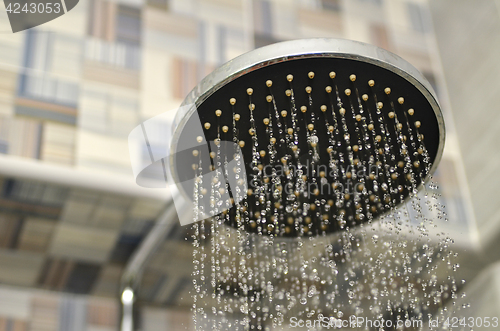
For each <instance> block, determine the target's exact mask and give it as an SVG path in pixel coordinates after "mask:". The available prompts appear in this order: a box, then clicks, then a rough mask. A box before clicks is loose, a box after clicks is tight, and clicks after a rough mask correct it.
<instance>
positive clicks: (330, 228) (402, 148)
mask: <svg viewBox="0 0 500 331" xmlns="http://www.w3.org/2000/svg"><path fill="white" fill-rule="evenodd" d="M183 105H184V106H185V107H182V108H181V109H182V110H181V111H180V112H179V113H178V114H177V117H176V120H175V123H174V136H173V143H172V146H171V158H170V168H171V171H172V175H173V178H174V179H175V180H176V182H177V183H178V184H177V185H178V187H179V189H180V191H181V192H183V193H184V194H185V195H186V196H187V197H190V198H191V199H192V198H193V197H194V198H195V200H196V201H198V200H197V199H198V198H199V197H202V196H204V195H205V196H211V201H212V202H211V203H212V207H213V206H214V205H217V202H216V201H217V199H216V198H217V196H219V197H220V194H221V193H225V191H227V192H229V194H230V196H231V197H232V198H231V201H230V203H228V205H227V206H228V207H227V208H222V207H221V208H220V210H221V211H223V215H224V216H221V218H220V219H222V220H223V221H224V222H225V223H227V224H229V225H232V226H234V227H238V228H244V229H245V230H246V231H250V232H257V233H262V234H272V235H275V236H310V235H318V234H323V233H331V232H335V231H338V230H340V229H343V228H345V227H349V226H350V227H352V226H355V225H357V224H360V223H363V222H369V221H371V220H373V219H375V218H376V217H377V216H379V215H381V214H383V213H385V212H387V211H389V210H391V209H392V208H395V207H397V206H398V205H400V204H401V203H403V202H404V201H405V199H407V198H408V197H411V196H413V195H414V194H416V193H417V191H418V190H419V189H420V188H421V187H422V185H423V183H424V182H425V181H426V180H427V179H428V177H429V176H430V174H431V173H432V172H433V171H434V169H435V168H436V166H437V164H438V162H439V160H440V158H441V154H442V151H443V147H444V137H445V130H444V123H443V117H442V113H441V110H440V107H439V105H438V102H437V100H436V96H435V93H434V91H433V89H432V87H431V85H430V84H429V82H428V81H427V80H426V79H425V78H424V77H423V75H422V74H421V73H420V72H419V71H418V70H416V69H415V68H414V67H413V66H412V65H410V64H409V63H408V62H406V61H405V60H403V59H401V58H400V57H398V56H396V55H394V54H392V53H390V52H388V51H386V50H383V49H380V48H378V47H375V46H372V45H368V44H364V43H360V42H355V41H349V40H338V39H308V40H295V41H287V42H282V43H278V44H273V45H270V46H266V47H263V48H260V49H256V50H254V51H251V52H249V53H246V54H244V55H242V56H239V57H237V58H235V59H233V60H231V61H229V62H227V63H226V64H224V65H223V66H221V67H219V68H218V69H216V70H215V71H214V72H212V73H211V74H210V75H208V76H207V77H206V78H205V79H203V80H202V81H201V82H200V84H199V85H198V86H197V87H195V88H194V89H193V91H192V92H191V93H190V94H189V95H188V96H187V98H186V100H185V101H184V103H183ZM196 126H201V128H200V131H199V132H202V133H201V134H200V135H198V134H197V133H196V130H193V129H192V128H193V127H196ZM191 142H192V143H191ZM197 142H198V144H197ZM206 142H209V143H206ZM224 142H230V143H229V144H224ZM180 143H186V144H187V145H186V146H189V148H179V144H180ZM199 143H202V144H206V145H207V148H206V152H203V151H202V149H200V148H199ZM181 149H182V150H181ZM204 154H206V155H204ZM239 155H241V156H242V158H243V160H240V159H239V157H238V156H239ZM204 156H205V157H204ZM234 158H236V160H237V161H238V160H239V161H240V162H236V163H231V160H233V161H234ZM202 160H203V161H202ZM241 161H242V162H241ZM229 164H231V169H229V166H228V165H229ZM235 165H236V166H235ZM219 168H220V169H222V171H221V174H222V176H219V177H220V178H219V177H218V179H215V180H214V181H213V182H210V183H208V182H207V181H206V180H205V181H203V180H202V178H203V175H204V174H208V173H209V172H214V171H215V170H217V169H219ZM234 176H236V179H238V182H239V183H240V184H241V182H242V181H245V189H247V188H248V190H247V191H246V192H241V190H239V189H238V190H237V191H238V192H235V189H234V187H233V188H232V187H231V185H229V184H227V182H231V178H230V177H234ZM193 177H200V179H199V180H196V181H190V179H193ZM218 181H219V182H218ZM216 182H218V183H216ZM220 182H222V184H221V183H220ZM233 182H234V181H233ZM186 183H196V184H195V185H193V184H186ZM214 183H216V184H214ZM214 185H216V186H214ZM233 186H234V185H233ZM193 189H194V190H195V192H194V195H193ZM214 198H215V199H214ZM218 206H219V207H220V206H221V205H218Z"/></svg>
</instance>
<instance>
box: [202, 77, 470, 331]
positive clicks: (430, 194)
mask: <svg viewBox="0 0 500 331" xmlns="http://www.w3.org/2000/svg"><path fill="white" fill-rule="evenodd" d="M308 76H309V79H310V80H311V81H312V80H313V79H314V76H315V74H314V72H309V73H308ZM329 77H330V79H331V84H330V85H327V86H325V87H323V88H324V91H325V92H326V93H327V96H328V98H327V99H326V100H327V101H328V102H324V100H322V101H320V102H316V100H315V98H314V95H313V94H312V87H311V86H305V88H302V87H301V88H300V91H298V89H299V88H297V87H295V86H294V77H293V75H291V74H289V75H288V76H286V82H287V84H288V85H287V86H286V88H285V90H284V94H285V96H286V98H287V99H286V100H288V101H287V104H286V107H284V105H283V104H278V103H277V102H276V96H275V95H274V93H283V91H282V90H280V89H274V88H273V81H271V80H267V81H266V83H265V84H266V86H267V88H268V89H267V93H266V95H256V94H255V93H254V90H253V89H252V88H250V87H249V88H248V89H247V90H246V95H247V97H246V99H245V100H241V98H240V99H238V100H236V99H235V98H230V99H229V103H230V106H231V108H230V109H232V114H231V117H232V123H230V124H229V125H224V124H225V123H223V121H222V120H219V119H220V118H221V114H222V111H221V110H217V111H216V116H217V120H216V123H208V122H207V123H205V129H206V130H209V129H210V130H211V132H212V134H215V135H216V139H215V144H214V145H213V146H214V148H213V149H212V150H211V153H210V156H211V160H212V163H211V164H210V165H207V164H203V163H202V162H201V158H200V159H199V162H197V163H195V164H194V167H193V169H194V170H195V175H196V176H197V180H196V185H195V188H194V193H193V201H194V213H195V215H194V219H195V220H198V219H200V217H199V214H200V213H203V212H204V210H203V208H207V206H203V205H201V204H200V202H199V201H200V199H202V198H204V197H207V196H208V197H210V201H211V205H210V208H213V209H216V210H217V209H220V213H218V215H217V216H215V217H212V218H209V219H205V220H203V221H199V222H196V223H194V224H193V238H192V239H193V245H194V251H193V266H194V271H193V286H194V287H193V291H192V293H193V301H194V303H193V308H192V311H193V314H194V319H193V321H194V325H195V329H196V330H203V331H205V330H281V329H284V330H288V328H290V327H292V329H300V328H293V326H294V323H298V321H304V326H303V327H302V329H303V330H319V329H321V326H320V324H319V322H318V323H317V324H314V325H311V324H307V323H308V322H309V323H313V322H314V321H318V320H321V321H323V324H322V325H323V328H325V329H326V327H325V325H326V324H325V323H326V321H328V323H332V324H331V325H338V324H334V323H342V321H349V320H350V319H351V318H353V316H356V317H362V318H364V319H365V320H371V321H372V322H374V321H377V320H378V321H388V320H390V321H391V322H393V325H396V322H397V321H398V320H401V321H403V322H406V323H407V324H405V325H406V326H408V325H409V324H408V323H410V322H411V321H421V322H422V324H420V325H419V324H418V323H417V322H415V323H416V324H411V325H412V327H413V328H411V327H406V328H403V329H405V330H424V329H425V328H424V327H426V326H428V321H429V320H430V319H431V320H432V319H435V318H440V320H445V319H446V318H447V317H448V316H451V315H453V314H455V313H456V311H455V310H459V309H462V308H465V307H457V306H455V305H454V301H455V299H457V295H458V293H459V289H460V288H461V287H462V285H463V283H462V281H459V280H458V279H457V278H456V270H457V268H458V265H457V264H456V263H455V262H454V261H455V260H456V253H455V252H454V251H453V240H452V239H451V238H449V237H448V236H447V235H446V234H444V233H441V232H440V231H439V229H438V227H437V224H435V221H436V219H446V213H445V212H444V206H443V205H442V204H441V203H440V196H439V193H438V191H437V185H436V184H435V183H434V182H432V179H431V178H430V175H429V173H430V169H431V166H432V164H431V160H430V157H429V155H428V151H427V149H426V146H425V143H424V137H423V135H422V134H421V133H420V132H419V128H420V126H421V125H424V123H420V122H419V121H414V120H413V119H412V118H413V115H414V113H417V112H418V111H419V109H413V108H410V107H409V106H406V105H405V99H404V98H403V97H397V96H396V97H394V96H393V95H392V94H391V88H389V87H384V88H382V89H376V88H375V87H376V83H375V81H373V80H370V81H368V86H369V87H370V88H371V90H370V91H372V92H371V93H362V92H361V91H360V89H358V85H357V84H358V81H357V80H356V76H355V75H351V76H349V80H350V84H351V85H350V88H348V89H345V88H343V87H342V88H341V87H340V86H339V85H338V84H336V80H335V79H336V73H335V72H330V73H329ZM359 84H361V83H359ZM365 84H366V83H365ZM311 85H312V84H311ZM314 88H316V87H314ZM297 93H302V94H303V93H306V99H305V100H307V102H305V103H304V104H299V103H298V102H299V101H297V98H296V95H297ZM258 98H260V99H265V103H264V106H260V105H261V103H257V102H256V100H257V99H258ZM238 107H239V108H238ZM225 111H226V112H227V110H225ZM262 114H264V115H262ZM243 116H246V119H247V120H248V122H247V123H248V125H247V126H245V125H243V124H241V123H242V122H243V120H242V117H243ZM242 131H245V134H246V131H248V135H247V136H248V139H245V140H244V139H241V137H242V135H241V132H242ZM221 139H222V140H228V141H232V142H234V146H235V150H234V152H235V153H234V157H235V161H236V167H235V168H234V169H228V167H227V164H228V158H229V156H228V155H231V157H232V155H233V153H227V151H224V150H222V148H221V147H220V146H221V144H220V141H221ZM263 142H265V143H263ZM242 150H245V151H247V152H248V155H250V159H245V160H243V159H242V158H241V154H238V153H237V152H239V151H242ZM325 152H326V153H325ZM193 155H195V156H198V152H196V153H193ZM325 156H326V159H325ZM244 167H246V169H247V174H248V180H249V183H248V187H249V188H248V191H247V192H242V191H241V190H239V189H236V190H235V191H233V192H232V193H231V194H232V197H233V198H234V199H232V202H234V207H233V208H232V209H231V210H224V208H223V205H222V204H221V202H220V201H219V200H220V197H221V195H222V194H223V193H224V192H225V191H227V190H231V188H230V187H229V186H228V185H227V184H226V182H225V180H224V178H227V177H228V176H230V175H231V176H235V178H236V179H237V180H247V178H243V176H242V175H241V174H242V173H243V171H242V170H243V168H244ZM206 168H210V170H213V169H217V175H216V177H214V180H212V181H210V182H207V181H206V179H205V180H204V176H202V174H203V171H204V169H205V170H206ZM425 176H428V178H429V179H428V184H427V185H421V183H422V182H423V181H424V178H425ZM326 188H328V192H326V193H325V192H324V191H323V190H324V189H326ZM438 223H439V222H438ZM449 303H452V304H451V307H453V310H454V311H449V310H447V308H446V307H449V306H450V305H449ZM372 324H374V325H373V326H372V325H369V324H367V323H365V324H362V325H361V326H359V325H358V326H359V328H357V329H359V330H392V329H391V328H390V327H387V324H384V325H382V326H381V325H379V324H377V322H375V323H372ZM344 325H345V324H344ZM350 325H351V324H350ZM330 328H334V327H332V326H331V327H330ZM343 329H349V328H346V327H343ZM394 329H396V328H394ZM435 329H436V330H437V328H435Z"/></svg>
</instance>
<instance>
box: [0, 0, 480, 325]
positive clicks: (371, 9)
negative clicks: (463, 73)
mask: <svg viewBox="0 0 500 331" xmlns="http://www.w3.org/2000/svg"><path fill="white" fill-rule="evenodd" d="M0 6H3V5H0ZM1 9H2V10H3V8H1ZM6 20H7V17H6V15H4V12H3V13H2V15H1V16H0V24H2V26H6V24H7V21H6ZM311 37H328V38H346V39H353V40H359V41H363V42H367V43H371V44H374V45H377V46H379V47H382V48H385V49H387V50H389V51H392V52H394V53H396V54H398V55H400V56H401V57H403V58H404V59H406V60H407V61H409V62H410V63H412V64H413V65H415V66H416V67H417V68H418V69H419V70H420V71H421V72H422V73H424V75H425V76H426V77H427V79H428V80H429V81H430V82H431V83H432V84H433V86H434V88H435V90H436V91H437V93H438V97H439V99H440V101H441V103H442V106H443V109H444V112H445V117H446V124H447V147H446V150H445V155H444V156H443V160H442V162H441V165H440V167H439V169H438V172H437V173H436V176H435V177H436V179H437V181H438V183H439V185H440V187H441V193H442V198H441V199H442V200H441V201H442V203H444V204H445V205H446V209H447V212H448V221H447V222H440V223H439V225H440V226H442V227H443V231H444V232H451V233H452V236H453V235H455V236H456V237H457V238H456V239H458V241H459V242H460V240H462V241H463V242H464V245H470V244H471V242H473V240H474V239H475V237H474V234H475V231H476V230H475V223H474V217H472V216H471V212H470V203H469V197H468V191H467V187H466V185H465V184H464V183H465V177H464V166H463V162H462V159H461V154H460V153H459V150H458V143H457V138H456V133H455V129H454V127H453V121H452V120H451V112H450V104H449V101H448V99H449V98H448V94H447V89H446V85H445V81H444V76H443V69H442V66H441V61H440V57H439V49H438V45H437V42H436V37H435V34H434V27H433V23H432V19H431V13H430V11H429V5H428V3H427V0H394V1H388V0H293V1H292V0H289V1H288V0H237V1H235V0H88V1H80V3H79V4H78V6H77V7H76V8H75V9H73V10H72V11H71V12H70V13H69V14H67V15H64V16H62V17H60V18H59V19H57V20H55V21H53V22H50V23H48V24H45V25H42V26H40V27H36V28H33V29H30V30H28V31H25V32H21V33H17V34H8V33H3V34H0V153H1V154H0V164H2V163H4V164H6V165H7V166H6V167H5V169H4V171H2V170H0V206H1V209H0V283H2V284H4V285H2V286H0V330H16V331H21V330H47V331H48V330H54V331H55V330H64V331H66V330H82V331H83V330H89V331H90V330H95V331H97V330H99V331H105V330H106V331H107V330H115V329H116V324H117V322H118V318H117V316H118V314H119V307H118V301H117V300H116V299H115V297H116V296H117V294H118V291H119V286H120V278H121V274H122V271H123V268H124V266H125V265H126V263H127V261H128V260H129V259H130V256H131V255H132V253H133V251H134V250H135V249H136V248H137V247H138V246H139V244H140V243H141V242H142V240H143V239H144V238H145V236H146V235H147V234H148V232H149V231H150V229H151V228H152V227H153V225H154V224H155V222H156V219H157V218H158V216H159V215H160V213H161V211H162V210H163V208H164V207H165V204H166V203H167V201H168V196H169V193H168V190H167V189H151V190H153V191H154V192H149V191H148V190H147V189H140V188H136V187H135V183H134V178H133V175H132V171H131V167H130V158H129V149H128V141H127V136H128V134H129V133H130V131H131V130H132V129H133V128H134V127H135V126H136V125H138V124H140V123H141V122H143V121H145V120H147V119H148V118H150V117H152V116H155V115H158V114H161V113H163V112H166V111H174V110H175V108H176V107H177V106H178V105H179V104H180V102H181V101H182V99H183V98H184V97H185V95H186V94H187V93H188V92H189V91H190V89H191V88H193V87H194V86H195V85H196V83H197V82H198V81H199V80H200V79H201V78H203V77H204V76H205V75H206V74H208V73H210V72H211V71H212V70H213V69H214V68H216V67H217V66H218V65H220V64H222V63H224V62H225V61H227V60H229V59H231V58H233V57H235V56H237V55H240V54H242V53H244V52H246V51H249V50H251V49H253V48H256V47H261V46H264V45H267V44H270V43H274V42H278V41H282V40H289V39H297V38H311ZM450 123H451V124H450ZM155 143H156V144H157V145H155V146H153V147H155V148H163V147H164V146H162V143H163V144H164V143H166V142H155ZM139 155H143V157H145V158H147V157H148V154H147V151H146V150H144V151H140V153H139ZM0 168H2V166H1V165H0ZM20 169H21V170H22V169H25V171H24V172H22V171H21V170H20ZM40 169H42V170H43V171H40ZM47 173H51V174H54V175H53V176H51V177H50V178H53V177H59V178H55V179H50V180H49V179H48V177H47V176H45V174H47ZM59 174H61V176H58V175H59ZM78 178H80V180H77V179H78ZM81 178H84V179H88V180H81ZM103 182H105V183H106V185H103V184H102V183H103ZM124 192H126V193H124ZM185 233H186V229H184V228H181V227H180V226H173V227H172V230H171V231H170V233H169V235H168V236H167V238H166V240H165V242H164V244H163V246H162V247H161V249H160V250H159V251H158V252H157V253H156V255H155V256H154V257H153V259H152V260H151V262H150V263H149V265H148V268H147V271H146V273H145V274H144V279H143V284H142V287H141V293H140V299H141V300H142V301H144V302H145V304H146V306H148V305H149V306H150V307H147V308H145V310H144V314H143V321H144V324H143V330H145V331H153V330H165V329H172V330H178V329H181V328H182V329H184V327H189V323H190V317H189V307H190V305H191V303H190V294H189V291H190V289H191V280H190V272H191V247H190V243H189V242H187V241H185V240H184V239H185ZM465 270H466V272H467V266H465ZM471 273H473V272H472V271H471ZM23 287H27V288H36V289H37V290H36V291H32V290H26V289H24V288H23ZM53 291H62V292H64V294H60V293H59V292H53ZM6 302H10V303H12V304H5V303H6ZM13 305H15V306H13ZM165 306H168V307H169V309H168V310H165V309H163V308H162V307H165ZM168 325H170V326H171V327H170V328H166V326H168Z"/></svg>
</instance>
